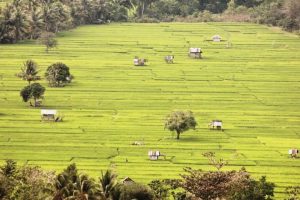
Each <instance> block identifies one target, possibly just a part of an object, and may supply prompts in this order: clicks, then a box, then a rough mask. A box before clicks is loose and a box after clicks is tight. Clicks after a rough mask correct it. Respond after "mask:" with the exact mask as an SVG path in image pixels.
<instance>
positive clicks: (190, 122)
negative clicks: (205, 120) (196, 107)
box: [165, 111, 197, 139]
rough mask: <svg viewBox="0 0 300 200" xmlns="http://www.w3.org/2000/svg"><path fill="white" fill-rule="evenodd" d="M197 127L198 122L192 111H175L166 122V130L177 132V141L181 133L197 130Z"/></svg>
mask: <svg viewBox="0 0 300 200" xmlns="http://www.w3.org/2000/svg"><path fill="white" fill-rule="evenodd" d="M196 126H197V122H196V119H195V117H194V115H193V113H192V112H191V111H174V112H172V113H171V114H170V115H168V116H167V118H166V122H165V128H167V129H169V130H170V131H176V133H177V139H179V135H180V134H181V133H183V132H185V131H188V130H189V129H195V128H196Z"/></svg>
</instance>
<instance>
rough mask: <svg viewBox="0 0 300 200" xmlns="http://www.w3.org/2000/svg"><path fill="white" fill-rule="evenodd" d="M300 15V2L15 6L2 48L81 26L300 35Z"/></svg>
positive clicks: (45, 0)
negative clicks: (207, 25) (267, 28)
mask: <svg viewBox="0 0 300 200" xmlns="http://www.w3.org/2000/svg"><path fill="white" fill-rule="evenodd" d="M0 11H1V10H0ZM299 12H300V1H298V0H214V1H209V0H73V1H70V0H14V1H13V2H12V3H9V4H7V6H5V7H4V8H3V9H2V11H1V13H0V43H14V42H17V41H19V40H22V39H37V38H39V37H40V36H41V35H42V34H43V32H47V33H48V32H52V33H57V32H59V31H62V30H66V29H70V28H73V27H75V26H78V25H82V24H104V23H109V22H110V21H132V20H133V21H140V22H158V21H178V20H183V21H250V22H257V23H263V24H270V25H276V26H282V27H283V28H284V29H285V30H288V31H294V30H299V29H300V16H299ZM51 41H52V42H54V41H53V40H51ZM50 44H55V42H54V43H50ZM47 49H48V48H47Z"/></svg>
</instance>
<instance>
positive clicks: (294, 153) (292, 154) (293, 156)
mask: <svg viewBox="0 0 300 200" xmlns="http://www.w3.org/2000/svg"><path fill="white" fill-rule="evenodd" d="M298 153H299V150H298V149H290V150H289V155H290V156H291V157H292V158H296V157H297V155H298Z"/></svg>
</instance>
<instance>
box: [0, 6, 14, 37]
mask: <svg viewBox="0 0 300 200" xmlns="http://www.w3.org/2000/svg"><path fill="white" fill-rule="evenodd" d="M14 12H15V10H14V8H13V6H12V5H11V4H7V5H6V7H5V8H4V9H3V10H2V15H3V19H2V21H1V22H0V42H1V43H13V42H14V41H15V26H14V20H13V13H14Z"/></svg>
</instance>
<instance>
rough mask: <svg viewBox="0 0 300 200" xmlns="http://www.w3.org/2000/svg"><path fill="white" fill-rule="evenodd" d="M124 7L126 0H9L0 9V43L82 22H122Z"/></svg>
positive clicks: (47, 32) (53, 31) (65, 27)
mask: <svg viewBox="0 0 300 200" xmlns="http://www.w3.org/2000/svg"><path fill="white" fill-rule="evenodd" d="M128 6H131V3H130V1H127V0H125V1H124V0H116V1H110V0H109V1H108V0H89V1H85V0H74V1H63V0H58V1H52V0H13V1H12V2H11V3H8V4H7V5H6V6H5V7H4V8H3V9H2V10H1V11H0V43H15V42H18V41H19V40H23V39H37V38H39V37H41V36H42V34H43V33H45V32H46V34H49V33H57V32H59V31H62V30H67V29H70V28H73V27H75V26H78V25H82V24H103V23H108V22H110V21H124V20H127V18H128ZM51 43H52V44H53V40H52V41H51ZM49 47H50V46H49Z"/></svg>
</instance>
